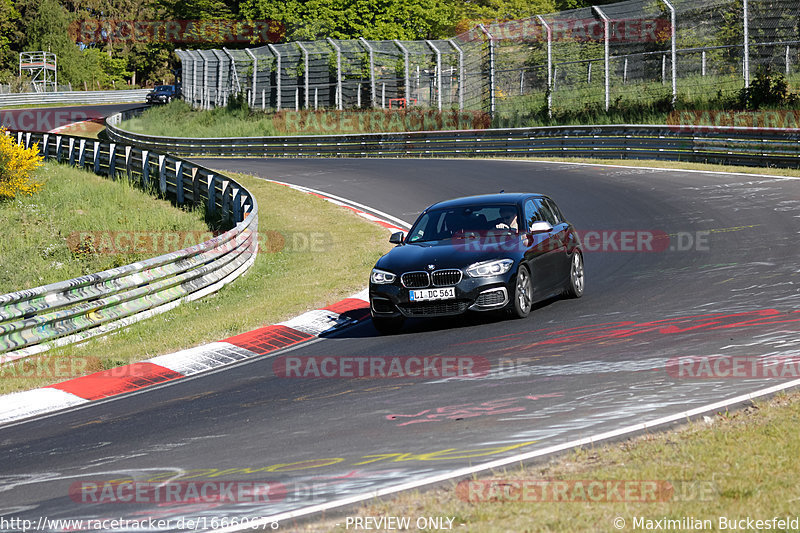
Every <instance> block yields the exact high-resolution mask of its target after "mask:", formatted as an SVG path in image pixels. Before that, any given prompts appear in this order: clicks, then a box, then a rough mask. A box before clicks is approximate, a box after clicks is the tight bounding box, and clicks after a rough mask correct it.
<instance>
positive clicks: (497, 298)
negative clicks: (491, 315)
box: [475, 288, 506, 307]
mask: <svg viewBox="0 0 800 533" xmlns="http://www.w3.org/2000/svg"><path fill="white" fill-rule="evenodd" d="M505 300H506V293H505V291H504V290H503V289H502V288H500V289H492V290H490V291H486V292H483V293H481V294H480V295H479V296H478V299H477V300H475V305H477V306H480V307H491V306H493V305H500V304H502V303H504V302H505Z"/></svg>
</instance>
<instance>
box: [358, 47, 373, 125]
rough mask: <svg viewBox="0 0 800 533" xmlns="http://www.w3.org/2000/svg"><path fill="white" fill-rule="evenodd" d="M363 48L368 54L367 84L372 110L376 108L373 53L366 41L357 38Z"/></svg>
mask: <svg viewBox="0 0 800 533" xmlns="http://www.w3.org/2000/svg"><path fill="white" fill-rule="evenodd" d="M358 40H359V41H361V42H362V43H363V44H364V46H366V47H367V51H368V52H369V84H370V88H371V101H372V104H371V105H372V108H373V109H374V108H375V107H377V106H376V99H377V96H376V93H375V53H374V51H373V50H372V46H370V44H369V43H368V42H367V40H366V39H364V38H363V37H359V38H358Z"/></svg>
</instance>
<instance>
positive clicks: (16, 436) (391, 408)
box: [0, 159, 800, 530]
mask: <svg viewBox="0 0 800 533" xmlns="http://www.w3.org/2000/svg"><path fill="white" fill-rule="evenodd" d="M203 164H206V165H208V166H210V167H212V168H220V169H225V170H231V171H239V172H248V173H252V174H256V175H259V176H262V177H265V178H270V179H275V180H280V181H284V182H289V183H292V184H298V185H303V186H306V187H311V188H314V189H319V190H322V191H326V192H328V193H331V194H335V195H338V196H341V197H344V198H349V199H351V200H353V201H356V202H360V203H363V204H366V205H369V206H371V207H373V208H375V209H377V210H381V211H385V212H387V213H389V214H391V215H393V216H396V217H398V218H401V219H403V220H406V221H408V222H411V221H413V219H414V218H415V216H416V215H417V213H419V211H420V210H421V209H423V208H424V207H426V206H427V205H429V204H430V203H432V202H434V201H438V200H442V199H447V198H451V197H455V196H463V195H469V194H478V193H487V192H497V191H499V190H501V189H504V190H506V191H509V192H511V191H532V192H542V193H546V194H549V195H550V196H552V197H553V198H554V199H555V200H556V202H557V203H558V205H559V206H560V207H561V209H562V211H564V213H565V215H566V216H567V218H569V219H570V221H571V222H572V223H573V224H574V225H575V226H576V227H577V228H578V229H579V230H582V231H584V232H587V231H596V232H597V237H594V236H592V239H591V240H590V241H589V242H590V243H591V244H592V246H587V248H593V249H587V253H586V254H585V264H586V293H585V296H584V297H583V298H582V299H580V300H553V301H548V302H545V303H543V304H541V305H539V306H538V307H537V308H536V309H535V310H534V311H533V312H532V313H531V316H530V317H529V318H528V319H525V320H512V319H507V318H505V317H504V316H497V315H477V316H470V317H467V318H465V319H464V318H460V319H441V320H435V321H408V322H407V323H406V326H405V327H404V329H403V330H402V332H401V333H400V334H398V335H395V336H388V337H386V336H379V335H378V334H377V332H376V331H375V329H374V328H373V327H372V324H371V322H370V321H369V320H366V321H364V322H362V323H360V324H359V325H356V326H354V327H351V328H349V329H345V330H343V331H341V332H339V333H338V334H334V335H331V336H329V337H327V338H323V339H320V340H317V341H315V342H311V343H307V344H302V345H299V346H297V347H295V348H293V349H291V350H290V351H287V352H285V353H279V354H278V355H276V356H272V357H269V358H264V359H257V360H254V361H252V362H248V363H246V364H243V365H240V366H236V367H233V368H230V369H226V370H224V371H220V372H216V373H211V374H205V375H200V376H199V377H197V378H193V379H186V380H181V381H179V382H177V383H175V384H172V385H167V386H161V387H158V388H156V389H155V390H146V391H144V392H142V393H136V394H131V395H128V396H124V397H122V398H120V399H117V400H114V401H109V402H106V403H99V404H92V405H90V406H89V407H87V408H84V409H78V410H72V411H66V412H63V413H60V414H57V415H55V416H51V417H48V418H44V419H35V420H31V421H28V422H23V423H19V424H15V425H10V426H7V427H5V428H0V454H1V456H2V457H3V458H4V462H3V465H4V466H3V468H2V475H1V476H0V492H1V493H2V495H1V498H2V500H0V501H2V504H0V506H2V508H0V515H2V516H4V517H9V516H14V517H21V518H28V519H31V520H34V522H35V521H37V520H39V518H40V517H47V519H49V520H52V519H63V518H83V519H88V518H98V519H99V518H107V519H113V518H120V517H122V518H130V519H141V518H144V517H159V518H162V519H171V520H173V522H171V523H170V526H169V527H165V529H173V530H177V529H179V527H177V526H176V525H175V524H177V522H176V521H177V520H178V519H180V518H182V517H183V518H198V517H200V518H202V517H205V518H206V519H207V520H208V523H209V524H210V523H211V520H212V519H214V518H217V519H219V518H220V517H229V518H230V517H243V516H250V517H274V516H277V515H279V514H280V513H284V512H287V511H297V510H302V509H304V508H309V507H310V506H314V505H320V504H325V503H328V502H333V501H336V500H341V499H343V498H348V497H351V496H354V495H358V494H365V493H369V492H371V491H376V490H380V489H385V488H388V487H391V486H394V485H398V484H401V483H406V482H413V481H419V480H423V479H426V478H429V477H431V476H435V475H438V474H442V473H446V472H448V471H452V470H456V469H461V468H465V467H469V466H472V465H479V464H481V463H487V462H490V461H496V460H501V459H503V458H509V457H512V456H514V455H517V454H524V453H528V454H534V452H537V451H541V450H546V449H548V448H551V447H554V446H558V445H563V444H566V443H569V442H572V441H575V440H577V439H584V438H590V437H592V436H594V435H599V434H602V433H604V432H610V431H614V430H619V429H622V428H627V427H630V426H635V425H637V424H641V423H644V422H648V421H653V420H656V419H659V418H661V417H667V416H670V415H676V414H679V413H683V412H685V411H687V410H690V409H693V408H697V407H701V406H704V405H708V404H711V403H713V402H717V401H720V400H726V399H731V398H736V397H739V396H740V395H743V394H746V393H749V392H753V391H757V390H760V389H764V388H766V387H770V386H773V385H776V384H781V383H786V382H789V381H790V378H784V379H742V378H740V377H737V378H724V377H722V378H720V377H717V378H713V379H709V378H704V379H698V378H696V377H691V376H688V377H687V376H686V375H679V374H678V373H677V372H676V371H675V367H674V366H670V367H669V368H671V369H672V370H668V369H667V366H668V363H670V360H671V359H673V358H676V357H682V356H698V357H705V356H743V357H745V356H746V357H761V356H767V355H771V356H781V355H785V356H788V355H797V354H798V346H800V335H799V334H798V333H799V332H800V292H798V287H799V286H800V284H799V282H800V278H799V277H798V251H797V245H798V241H800V237H799V235H800V180H797V179H780V178H770V177H754V176H749V177H748V176H744V175H725V174H712V173H696V172H683V171H661V170H650V169H632V168H615V167H603V166H579V165H568V164H562V163H535V162H525V161H475V160H385V159H382V160H362V159H359V160H356V159H335V160H300V159H294V160H255V159H239V160H223V159H210V160H204V161H203ZM262 229H265V228H262ZM623 231H625V232H629V231H636V232H638V233H635V234H634V235H650V236H656V237H655V240H650V241H644V242H643V243H639V244H638V245H635V246H634V248H637V246H638V248H639V250H636V249H630V248H631V241H630V240H627V241H625V240H623V236H622V233H621V232H623ZM586 236H587V237H588V234H586ZM387 237H388V235H387ZM634 242H636V241H635V240H634ZM647 243H649V244H650V245H651V246H650V248H653V249H654V251H646V249H647V248H648V247H647V246H645V244H647ZM320 268H324V265H320ZM364 281H365V286H366V282H367V280H364ZM285 356H292V357H299V356H353V357H373V358H374V357H379V358H384V359H386V358H390V359H391V358H392V357H393V356H418V357H420V356H458V357H471V358H473V360H485V361H487V362H488V364H489V370H488V372H487V373H485V374H483V375H480V376H477V377H450V378H446V379H442V378H436V377H428V378H404V379H393V378H361V379H345V378H326V377H319V378H314V377H304V378H285V377H278V376H275V375H274V373H273V364H274V362H275V361H276V360H279V358H283V357H285ZM284 361H285V359H284ZM110 480H135V481H138V482H151V483H161V482H166V481H179V482H184V481H185V482H202V481H220V480H225V481H232V482H233V481H235V482H240V483H249V482H259V483H261V482H263V483H271V484H272V485H270V487H271V488H272V489H273V490H274V492H273V493H272V494H271V495H270V496H271V498H270V501H265V500H266V498H262V499H261V501H246V500H247V499H246V498H239V499H238V500H237V501H233V502H231V501H226V502H222V503H192V502H191V501H190V502H188V503H187V501H185V500H184V501H181V502H178V503H172V504H169V503H164V502H163V501H156V500H157V498H152V499H150V500H148V499H147V498H142V499H140V501H137V502H136V503H119V502H116V503H108V502H109V501H111V500H113V498H112V497H110V496H109V498H111V499H108V498H106V499H105V500H104V501H100V502H92V501H82V500H85V499H86V498H84V497H82V496H76V494H75V490H74V489H75V487H76V486H82V487H85V485H76V484H80V483H98V484H100V483H103V482H108V481H110ZM71 488H72V489H73V493H72V495H70V489H71ZM100 499H101V500H103V499H102V498H100ZM254 499H256V500H258V498H254ZM235 500H236V499H235ZM219 523H220V522H218V524H219ZM291 524H292V521H291V520H288V521H282V522H281V530H291ZM55 529H58V528H52V527H51V530H55ZM129 530H130V529H129Z"/></svg>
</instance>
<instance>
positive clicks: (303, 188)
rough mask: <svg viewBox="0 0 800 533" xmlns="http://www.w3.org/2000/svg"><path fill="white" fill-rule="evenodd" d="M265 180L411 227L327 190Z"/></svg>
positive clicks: (390, 216)
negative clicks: (331, 199) (317, 195)
mask: <svg viewBox="0 0 800 533" xmlns="http://www.w3.org/2000/svg"><path fill="white" fill-rule="evenodd" d="M267 181H271V182H272V183H277V184H279V185H285V186H287V187H291V188H292V189H296V190H298V191H303V192H313V193H314V194H319V195H320V196H326V197H328V198H333V199H334V200H338V201H339V202H342V203H344V204H347V205H351V206H353V207H358V208H359V209H363V210H364V211H368V212H371V213H375V214H376V215H378V216H381V217H384V218H386V219H388V220H391V221H392V222H394V223H395V224H397V225H398V226H400V227H401V228H406V229H408V228H410V227H411V224H409V223H408V222H406V221H405V220H401V219H399V218H397V217H395V216H392V215H390V214H389V213H384V212H383V211H380V210H378V209H374V208H372V207H369V206H368V205H364V204H360V203H358V202H354V201H353V200H348V199H347V198H342V197H341V196H336V195H333V194H331V193H329V192H325V191H320V190H317V189H312V188H310V187H304V186H302V185H294V184H293V183H285V182H283V181H277V180H267Z"/></svg>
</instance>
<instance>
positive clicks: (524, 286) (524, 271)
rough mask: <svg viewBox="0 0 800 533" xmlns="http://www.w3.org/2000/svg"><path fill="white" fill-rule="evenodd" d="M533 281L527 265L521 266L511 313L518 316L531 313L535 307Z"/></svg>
mask: <svg viewBox="0 0 800 533" xmlns="http://www.w3.org/2000/svg"><path fill="white" fill-rule="evenodd" d="M532 298H533V283H532V282H531V273H530V272H529V271H528V268H527V267H526V266H524V265H523V266H520V267H519V271H518V272H517V282H516V283H515V285H514V301H513V302H512V307H511V313H512V314H513V315H514V316H515V317H517V318H525V317H526V316H528V315H529V314H530V313H531V307H533V299H532Z"/></svg>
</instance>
